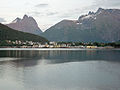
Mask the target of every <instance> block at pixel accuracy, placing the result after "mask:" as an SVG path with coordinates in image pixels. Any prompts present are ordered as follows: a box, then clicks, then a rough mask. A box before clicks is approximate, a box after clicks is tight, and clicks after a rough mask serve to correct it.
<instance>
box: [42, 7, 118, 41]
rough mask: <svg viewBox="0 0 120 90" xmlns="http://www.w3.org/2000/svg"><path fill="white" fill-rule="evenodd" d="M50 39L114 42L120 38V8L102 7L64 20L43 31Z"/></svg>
mask: <svg viewBox="0 0 120 90" xmlns="http://www.w3.org/2000/svg"><path fill="white" fill-rule="evenodd" d="M43 36H44V37H46V38H47V39H49V40H50V41H83V42H96V41H97V42H114V41H118V40H120V10H119V9H102V8H99V9H98V10H97V11H96V12H89V13H88V14H86V15H82V16H80V17H79V19H78V20H63V21H61V22H59V23H57V24H56V25H54V26H52V27H51V28H49V29H48V30H46V31H45V32H44V33H43Z"/></svg>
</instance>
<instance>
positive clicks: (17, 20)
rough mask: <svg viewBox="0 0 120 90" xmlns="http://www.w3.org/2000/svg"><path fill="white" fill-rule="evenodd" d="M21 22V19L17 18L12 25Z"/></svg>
mask: <svg viewBox="0 0 120 90" xmlns="http://www.w3.org/2000/svg"><path fill="white" fill-rule="evenodd" d="M20 21H21V18H18V17H17V18H16V19H15V20H13V21H12V23H17V22H20Z"/></svg>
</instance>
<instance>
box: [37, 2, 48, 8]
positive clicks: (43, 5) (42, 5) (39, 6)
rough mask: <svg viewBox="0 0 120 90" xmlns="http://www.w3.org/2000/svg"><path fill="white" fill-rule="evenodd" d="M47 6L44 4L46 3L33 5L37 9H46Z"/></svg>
mask: <svg viewBox="0 0 120 90" xmlns="http://www.w3.org/2000/svg"><path fill="white" fill-rule="evenodd" d="M47 6H48V4H46V3H42V4H37V5H35V7H38V8H41V7H47Z"/></svg>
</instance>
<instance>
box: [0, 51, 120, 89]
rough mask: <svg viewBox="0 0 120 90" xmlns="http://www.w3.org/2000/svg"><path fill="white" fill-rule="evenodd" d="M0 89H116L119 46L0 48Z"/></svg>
mask: <svg viewBox="0 0 120 90" xmlns="http://www.w3.org/2000/svg"><path fill="white" fill-rule="evenodd" d="M0 90H120V50H117V49H116V50H115V49H113V50H85V49H84V50H82V49H61V50H60V49H0Z"/></svg>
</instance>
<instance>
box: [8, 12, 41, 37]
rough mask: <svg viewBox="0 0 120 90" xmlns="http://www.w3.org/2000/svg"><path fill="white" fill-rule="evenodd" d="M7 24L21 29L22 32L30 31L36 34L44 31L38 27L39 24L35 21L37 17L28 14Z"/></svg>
mask: <svg viewBox="0 0 120 90" xmlns="http://www.w3.org/2000/svg"><path fill="white" fill-rule="evenodd" d="M6 25H7V26H8V27H10V28H12V29H15V30H19V31H22V32H28V33H32V34H36V35H39V34H40V33H42V30H41V29H40V28H39V27H38V24H37V22H36V21H35V19H34V18H33V17H31V16H27V15H26V14H25V15H24V16H23V18H22V19H21V18H19V17H17V18H16V19H15V20H13V21H12V22H11V23H9V24H6Z"/></svg>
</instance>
